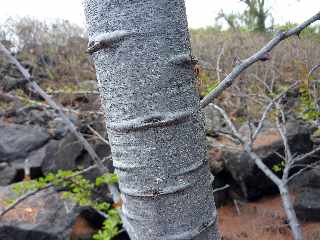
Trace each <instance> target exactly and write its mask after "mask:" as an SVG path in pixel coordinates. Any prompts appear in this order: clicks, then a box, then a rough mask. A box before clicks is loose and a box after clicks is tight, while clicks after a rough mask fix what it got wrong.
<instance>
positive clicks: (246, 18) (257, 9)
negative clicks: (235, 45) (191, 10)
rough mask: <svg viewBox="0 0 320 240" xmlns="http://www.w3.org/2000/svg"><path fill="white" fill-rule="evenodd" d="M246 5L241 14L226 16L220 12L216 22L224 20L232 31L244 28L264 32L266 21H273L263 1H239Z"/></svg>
mask: <svg viewBox="0 0 320 240" xmlns="http://www.w3.org/2000/svg"><path fill="white" fill-rule="evenodd" d="M240 1H241V2H243V3H244V4H245V5H246V9H245V10H244V12H243V13H230V14H227V13H225V12H224V11H221V12H220V13H219V14H218V16H217V18H216V19H217V20H219V19H224V20H225V21H226V22H227V23H228V25H229V26H230V27H231V28H232V29H233V30H234V29H238V28H240V27H245V28H247V29H249V30H251V31H257V32H266V31H267V21H268V19H270V20H271V22H272V21H273V17H272V14H271V13H270V10H269V9H268V8H267V5H266V2H265V0H240Z"/></svg>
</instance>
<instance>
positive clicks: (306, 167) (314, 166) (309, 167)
mask: <svg viewBox="0 0 320 240" xmlns="http://www.w3.org/2000/svg"><path fill="white" fill-rule="evenodd" d="M318 165H320V162H315V163H312V164H309V165H307V166H305V167H304V168H302V169H300V170H299V171H298V172H296V173H294V174H292V175H291V176H290V177H289V178H288V179H287V181H286V183H287V184H288V183H289V182H290V181H292V180H293V179H294V178H295V177H297V176H299V175H300V174H302V173H303V172H305V171H306V170H308V169H315V168H317V166H318Z"/></svg>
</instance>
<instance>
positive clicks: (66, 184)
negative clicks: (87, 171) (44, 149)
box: [5, 170, 121, 240]
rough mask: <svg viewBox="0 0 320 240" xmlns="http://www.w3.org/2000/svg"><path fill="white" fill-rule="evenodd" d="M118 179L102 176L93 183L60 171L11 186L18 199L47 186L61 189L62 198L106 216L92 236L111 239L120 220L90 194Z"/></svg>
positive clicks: (96, 239) (103, 203)
mask: <svg viewBox="0 0 320 240" xmlns="http://www.w3.org/2000/svg"><path fill="white" fill-rule="evenodd" d="M117 182H118V177H117V175H115V174H110V173H107V174H104V175H102V176H100V177H97V178H96V180H95V182H94V183H92V182H91V181H89V180H87V179H86V178H85V177H84V176H82V175H80V174H79V175H78V172H75V171H62V170H59V171H58V172H57V173H49V174H48V175H47V176H45V177H41V178H39V179H36V180H32V181H23V182H20V183H17V184H15V185H13V186H12V191H13V192H14V193H15V194H16V195H17V197H20V196H22V195H24V194H26V193H27V192H29V191H35V190H39V189H42V188H45V187H46V186H47V185H48V184H53V185H54V186H55V187H57V188H63V189H64V190H65V191H64V193H63V197H64V198H66V199H70V200H72V201H74V202H76V203H77V204H79V205H80V206H91V207H93V208H94V209H96V210H98V211H102V212H104V213H106V214H107V216H108V218H107V219H106V220H105V221H104V223H103V227H102V229H101V230H99V231H98V232H97V233H96V234H95V235H94V236H93V239H95V240H108V239H112V238H113V237H114V236H116V235H117V234H118V233H119V230H120V225H121V219H120V216H119V214H118V212H117V210H116V209H114V208H112V206H111V204H109V203H106V202H105V201H101V200H93V198H92V194H93V193H94V192H95V189H96V187H100V186H102V185H104V184H115V183H117ZM5 202H6V203H7V204H12V202H14V199H7V200H6V201H5Z"/></svg>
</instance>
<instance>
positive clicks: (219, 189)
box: [213, 184, 230, 193]
mask: <svg viewBox="0 0 320 240" xmlns="http://www.w3.org/2000/svg"><path fill="white" fill-rule="evenodd" d="M229 187H230V185H229V184H226V185H225V186H223V187H220V188H215V189H213V193H217V192H221V191H223V190H226V189H228V188H229Z"/></svg>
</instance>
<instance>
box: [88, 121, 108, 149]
mask: <svg viewBox="0 0 320 240" xmlns="http://www.w3.org/2000/svg"><path fill="white" fill-rule="evenodd" d="M87 128H89V130H90V131H91V132H92V133H93V134H94V135H96V136H97V137H98V138H99V139H100V140H101V141H102V142H104V143H105V144H106V145H108V146H110V143H109V142H108V141H107V140H106V139H105V138H104V137H102V136H101V135H100V133H98V132H97V131H96V130H95V129H94V128H92V127H91V126H90V125H87Z"/></svg>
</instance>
